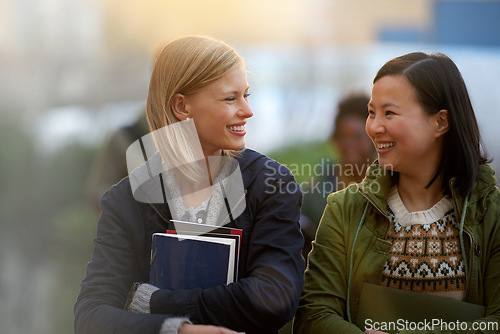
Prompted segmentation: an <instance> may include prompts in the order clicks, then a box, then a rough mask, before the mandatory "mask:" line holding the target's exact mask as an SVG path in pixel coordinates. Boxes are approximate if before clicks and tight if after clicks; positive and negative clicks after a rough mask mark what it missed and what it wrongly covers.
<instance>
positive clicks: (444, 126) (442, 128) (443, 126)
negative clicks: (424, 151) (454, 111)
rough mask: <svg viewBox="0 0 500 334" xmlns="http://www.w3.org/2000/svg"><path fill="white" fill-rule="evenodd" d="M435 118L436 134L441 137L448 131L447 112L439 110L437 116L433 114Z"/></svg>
mask: <svg viewBox="0 0 500 334" xmlns="http://www.w3.org/2000/svg"><path fill="white" fill-rule="evenodd" d="M435 117H436V118H435V121H436V131H437V134H438V136H442V135H444V134H445V133H446V132H448V130H449V129H450V123H449V122H448V110H446V109H441V110H439V111H438V112H437V114H435Z"/></svg>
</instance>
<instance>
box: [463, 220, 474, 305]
mask: <svg viewBox="0 0 500 334" xmlns="http://www.w3.org/2000/svg"><path fill="white" fill-rule="evenodd" d="M464 233H465V234H466V235H467V236H468V237H469V259H468V261H467V262H468V267H469V268H467V271H466V273H465V300H468V299H469V294H470V278H471V277H472V248H473V247H472V246H473V240H472V235H471V234H470V233H469V232H468V231H466V230H465V229H464ZM464 247H465V245H464ZM462 253H463V255H465V249H463V250H462Z"/></svg>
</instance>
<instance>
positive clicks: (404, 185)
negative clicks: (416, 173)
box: [398, 175, 444, 212]
mask: <svg viewBox="0 0 500 334" xmlns="http://www.w3.org/2000/svg"><path fill="white" fill-rule="evenodd" d="M428 183H429V179H426V178H422V177H420V178H418V177H414V178H411V177H408V176H405V175H399V181H398V192H399V196H400V197H401V200H402V201H403V204H404V205H405V207H406V209H407V210H408V212H415V211H424V210H428V209H430V208H432V207H433V206H434V204H436V203H437V202H439V201H440V200H441V199H442V198H443V196H444V191H443V188H442V183H441V178H440V177H438V178H437V179H436V180H434V182H433V183H432V184H431V185H430V186H429V187H426V186H427V184H428Z"/></svg>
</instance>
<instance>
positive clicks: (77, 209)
mask: <svg viewBox="0 0 500 334" xmlns="http://www.w3.org/2000/svg"><path fill="white" fill-rule="evenodd" d="M36 140H37V139H36V138H34V137H33V136H32V134H31V133H30V132H29V131H27V130H26V129H24V128H23V126H22V124H21V123H20V121H19V120H18V119H16V118H14V117H9V116H5V115H2V120H1V122H0V166H1V169H0V171H1V173H0V229H1V231H2V233H0V245H1V246H0V250H1V252H0V271H1V272H2V274H1V276H0V291H1V294H0V296H1V297H2V299H3V298H4V297H6V298H7V302H6V305H10V307H6V311H5V312H3V309H2V312H0V323H1V325H0V332H8V333H11V332H17V333H29V332H37V333H41V334H43V333H71V332H73V304H74V302H75V300H76V296H77V293H78V290H79V282H80V281H81V279H82V278H83V276H84V271H85V263H86V262H88V260H89V259H90V254H91V250H92V238H93V235H94V234H95V228H96V224H97V218H98V214H97V212H95V211H94V210H92V209H91V208H90V206H89V205H87V203H86V199H85V194H84V189H85V183H86V179H87V171H88V170H89V166H90V163H91V161H92V159H93V157H94V154H95V152H96V148H94V147H87V146H85V145H83V144H81V143H78V142H70V143H66V145H64V146H63V148H62V149H59V150H57V151H55V152H42V151H40V150H39V148H38V146H37V145H36ZM7 252H8V253H7ZM7 255H8V256H7ZM9 261H10V262H15V263H8V262H9ZM13 268H14V269H15V270H13ZM17 285H19V286H17ZM16 291H21V292H22V294H23V295H20V293H18V292H16ZM38 305H43V306H44V308H43V309H40V308H39V307H38ZM42 315H43V316H42ZM39 318H41V319H39ZM40 321H42V322H43V323H40Z"/></svg>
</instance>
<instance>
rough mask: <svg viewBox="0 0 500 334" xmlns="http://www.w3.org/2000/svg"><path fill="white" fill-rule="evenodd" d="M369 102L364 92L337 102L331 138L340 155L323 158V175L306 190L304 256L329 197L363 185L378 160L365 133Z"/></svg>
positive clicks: (315, 177) (302, 223)
mask: <svg viewBox="0 0 500 334" xmlns="http://www.w3.org/2000/svg"><path fill="white" fill-rule="evenodd" d="M369 101H370V97H369V96H368V95H366V94H364V93H351V94H348V95H347V96H345V97H344V98H343V99H342V100H341V101H340V102H339V103H338V106H337V116H336V117H335V124H334V129H333V132H332V135H331V136H330V137H329V139H328V141H329V143H330V145H332V147H333V148H334V150H335V151H336V152H337V153H338V154H337V158H334V157H329V156H325V157H323V158H322V159H321V161H320V162H318V163H320V164H322V165H323V168H321V169H317V171H319V172H320V173H319V174H314V175H312V177H311V182H310V183H309V184H305V187H304V188H303V191H304V202H303V204H302V211H301V213H302V215H301V219H300V223H301V229H302V233H303V234H304V249H303V255H304V257H307V254H308V253H309V251H310V250H311V242H312V240H314V236H315V234H316V229H317V227H318V224H319V221H320V219H321V215H322V214H323V210H324V208H325V205H326V198H327V196H328V195H329V194H330V193H332V192H335V191H338V190H342V189H344V188H346V187H347V186H349V185H350V184H352V183H359V182H361V181H362V180H363V177H364V176H365V172H366V170H367V169H368V166H370V164H371V163H372V162H373V160H375V153H376V151H375V148H374V147H373V144H372V142H371V140H370V137H368V135H367V134H366V131H365V123H366V116H367V112H368V102H369Z"/></svg>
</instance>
